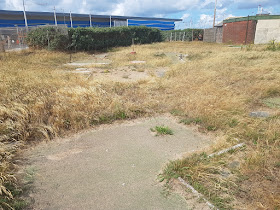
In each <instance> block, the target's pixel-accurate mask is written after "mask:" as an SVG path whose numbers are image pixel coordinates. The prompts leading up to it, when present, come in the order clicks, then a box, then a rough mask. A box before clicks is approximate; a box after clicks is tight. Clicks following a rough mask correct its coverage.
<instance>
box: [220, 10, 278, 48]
mask: <svg viewBox="0 0 280 210" xmlns="http://www.w3.org/2000/svg"><path fill="white" fill-rule="evenodd" d="M262 22H265V23H264V24H261V23H262ZM268 23H270V24H268ZM261 25H265V26H266V28H265V27H264V26H262V27H260V26H261ZM279 34H280V16H279V15H265V16H258V15H257V16H248V17H240V18H231V19H227V20H224V21H223V43H228V44H254V43H255V41H257V42H256V44H258V43H267V42H269V41H270V40H273V39H275V40H276V41H277V40H278V39H279V38H280V37H279ZM256 38H257V39H256ZM279 41H280V40H279Z"/></svg>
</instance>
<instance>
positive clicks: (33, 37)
mask: <svg viewBox="0 0 280 210" xmlns="http://www.w3.org/2000/svg"><path fill="white" fill-rule="evenodd" d="M27 43H28V45H29V46H30V47H35V48H48V49H50V50H65V49H67V48H68V47H69V46H70V42H69V36H68V29H67V28H61V27H52V26H48V27H39V28H36V29H33V30H31V31H30V32H29V33H28V35H27Z"/></svg>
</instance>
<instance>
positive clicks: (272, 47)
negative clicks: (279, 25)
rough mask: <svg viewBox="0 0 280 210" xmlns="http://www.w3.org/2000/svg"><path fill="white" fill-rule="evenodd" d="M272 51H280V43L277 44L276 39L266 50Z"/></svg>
mask: <svg viewBox="0 0 280 210" xmlns="http://www.w3.org/2000/svg"><path fill="white" fill-rule="evenodd" d="M266 49H267V50H270V51H277V50H280V43H277V42H276V40H275V39H273V40H271V41H270V42H269V44H268V46H267V48H266Z"/></svg>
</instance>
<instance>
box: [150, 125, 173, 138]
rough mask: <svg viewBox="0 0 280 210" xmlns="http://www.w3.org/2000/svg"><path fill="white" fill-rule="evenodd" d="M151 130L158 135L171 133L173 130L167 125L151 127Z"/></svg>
mask: <svg viewBox="0 0 280 210" xmlns="http://www.w3.org/2000/svg"><path fill="white" fill-rule="evenodd" d="M151 131H152V132H156V133H157V135H158V136H164V135H173V134H174V132H173V131H172V130H171V129H170V128H169V127H168V126H156V127H154V128H151Z"/></svg>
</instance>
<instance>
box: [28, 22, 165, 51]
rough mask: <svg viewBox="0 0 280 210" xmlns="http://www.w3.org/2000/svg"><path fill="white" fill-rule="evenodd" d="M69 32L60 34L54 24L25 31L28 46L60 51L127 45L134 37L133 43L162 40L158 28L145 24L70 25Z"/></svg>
mask: <svg viewBox="0 0 280 210" xmlns="http://www.w3.org/2000/svg"><path fill="white" fill-rule="evenodd" d="M67 30H68V35H64V34H62V33H61V32H60V31H59V30H58V29H57V28H56V27H42V28H37V29H35V30H32V31H31V32H30V33H29V34H28V39H27V40H28V44H29V46H31V47H39V48H46V47H48V48H50V49H55V50H63V49H66V48H70V49H75V50H85V51H89V50H101V49H106V48H110V47H119V46H129V45H131V44H132V39H134V41H135V43H136V44H149V43H153V42H160V41H162V40H163V39H162V34H161V32H160V30H159V29H155V28H148V27H145V26H140V27H139V26H130V27H116V28H70V29H67Z"/></svg>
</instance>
